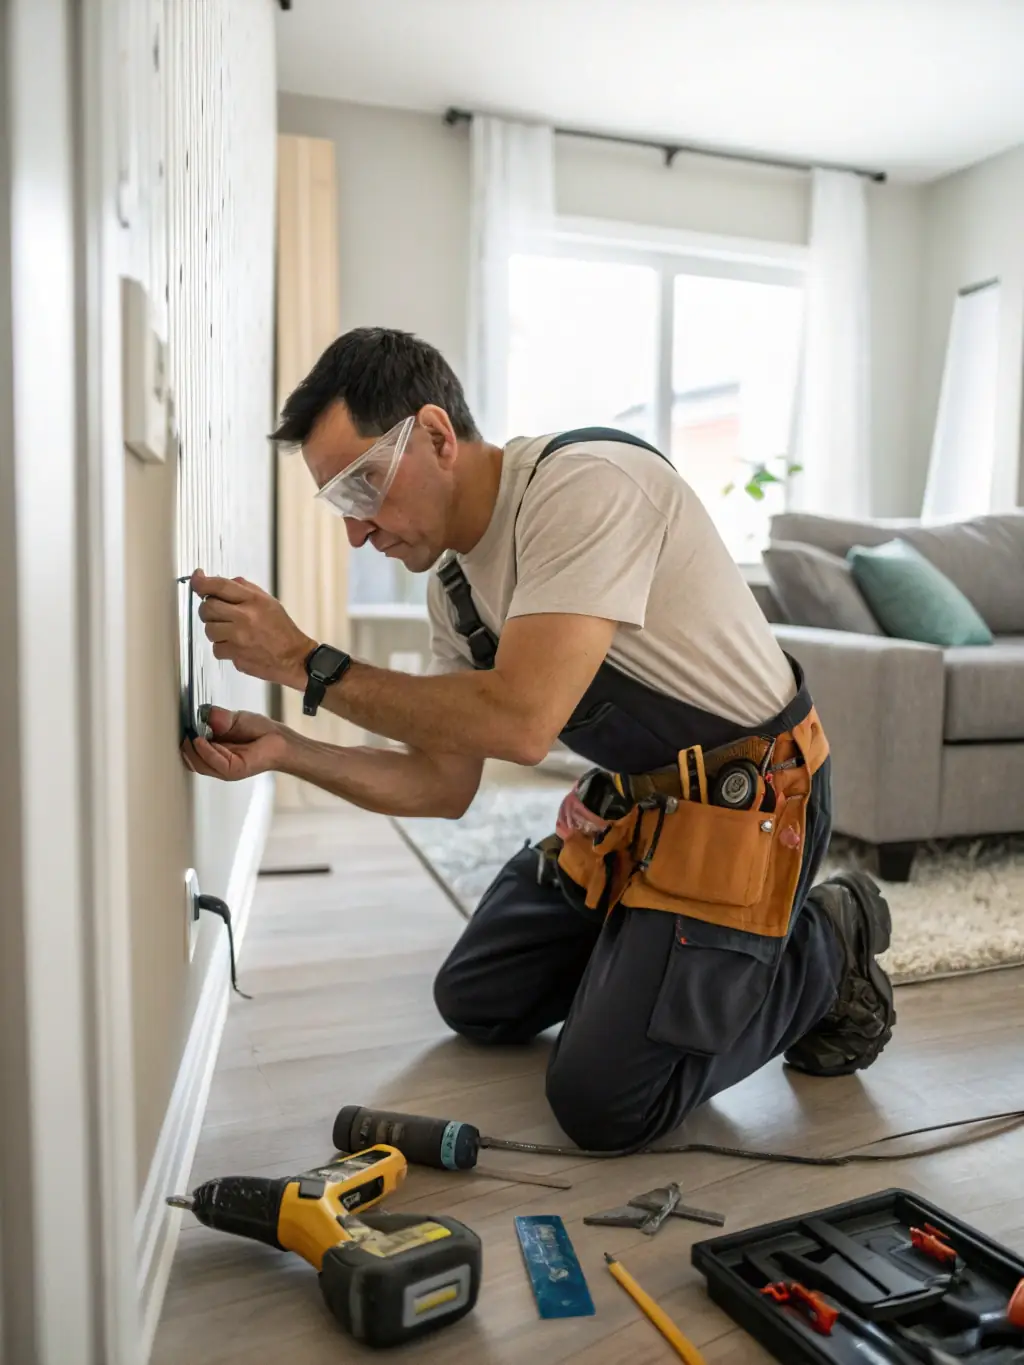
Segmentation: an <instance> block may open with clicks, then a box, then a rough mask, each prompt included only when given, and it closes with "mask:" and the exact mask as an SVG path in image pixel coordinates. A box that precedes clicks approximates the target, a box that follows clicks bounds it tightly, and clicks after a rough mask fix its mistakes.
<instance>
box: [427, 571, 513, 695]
mask: <svg viewBox="0 0 1024 1365" xmlns="http://www.w3.org/2000/svg"><path fill="white" fill-rule="evenodd" d="M437 576H438V578H439V579H440V580H441V586H442V588H444V590H445V593H446V594H447V597H448V601H449V602H450V603H451V604H452V606H453V607H454V608H455V622H454V624H455V629H456V631H457V632H458V633H459V634H460V635H461V636H462V638H463V639H464V640H465V641H466V643H467V644H468V645H469V649H470V653H471V654H472V656H473V667H474V668H493V667H494V657H495V655H496V654H497V652H498V641H497V638H496V636H495V635H493V634H492V632H491V631H489V630H488V629H487V627H486V626H485V625H484V623H483V621H482V620H481V619H480V613H479V612H478V611H477V609H476V604H475V603H474V601H473V594H472V593H471V592H470V589H469V583H468V582H467V580H466V575H465V574H464V573H463V572H462V565H461V564H460V563H459V561H458V560H457V559H456V558H455V556H454V555H452V556H451V557H450V558H448V559H446V560H445V562H444V563H443V564H442V565H441V567H440V568H439V569H438V571H437Z"/></svg>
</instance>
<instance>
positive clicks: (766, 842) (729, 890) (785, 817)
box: [545, 707, 829, 938]
mask: <svg viewBox="0 0 1024 1365" xmlns="http://www.w3.org/2000/svg"><path fill="white" fill-rule="evenodd" d="M828 752H829V746H828V740H827V738H826V737H825V732H824V730H823V729H822V725H821V721H820V719H819V718H818V714H817V711H816V710H815V709H814V708H813V707H812V708H811V710H810V711H809V713H808V715H807V716H806V717H805V719H804V720H802V721H801V722H800V723H799V724H798V725H796V726H794V727H793V729H792V730H789V731H787V732H786V733H785V734H782V735H779V736H777V737H775V738H769V737H764V736H760V735H753V736H750V737H749V738H744V739H741V740H737V741H736V742H735V743H734V744H730V745H726V746H724V747H723V748H721V749H715V750H712V751H709V752H708V753H706V754H705V753H703V752H702V751H701V750H700V748H699V746H694V747H693V748H690V749H683V750H681V751H680V753H679V756H678V763H677V764H676V765H675V766H674V767H671V768H661V769H658V770H656V771H655V772H651V773H643V774H640V775H638V776H636V775H630V776H625V775H613V776H614V779H615V782H616V786H617V788H618V790H619V791H620V792H622V793H623V795H624V796H625V797H626V798H627V799H628V800H629V801H631V802H632V803H633V804H632V806H631V808H630V809H629V810H628V812H627V813H626V814H625V815H623V816H622V817H621V818H620V819H616V820H614V821H613V822H612V823H611V824H610V825H609V827H608V829H607V830H606V831H605V832H604V833H603V834H601V835H598V836H597V837H596V838H593V837H591V836H590V835H586V834H578V833H577V834H573V835H571V836H570V838H568V839H567V840H566V841H565V843H564V844H561V846H560V848H559V849H558V852H557V861H558V866H559V867H560V869H561V870H562V872H563V873H564V874H565V875H566V876H567V877H568V878H569V879H570V880H571V881H572V882H574V883H575V884H576V885H577V886H578V887H579V888H580V889H581V891H583V892H585V896H586V905H587V907H588V908H589V909H591V910H601V909H603V910H604V911H605V913H606V914H610V913H611V911H612V910H613V909H614V908H615V907H616V906H617V905H623V906H633V907H637V908H643V909H647V910H666V911H668V912H669V913H670V914H676V915H689V916H691V917H692V918H694V919H699V920H704V921H706V922H707V923H710V924H720V925H723V926H725V927H727V928H730V929H740V930H743V931H745V932H747V933H752V934H762V935H765V936H768V937H773V938H776V937H783V936H784V935H785V934H786V933H787V931H788V928H789V921H790V916H791V914H792V910H793V900H794V897H795V894H796V888H797V884H798V882H799V878H800V869H801V865H802V862H803V855H804V836H805V831H806V818H807V802H808V800H809V798H810V794H811V779H812V777H813V776H814V774H815V773H816V772H817V771H818V769H819V768H820V767H821V765H822V764H823V763H824V761H825V759H826V758H827V757H828ZM739 758H742V759H747V760H748V761H749V762H751V763H753V764H754V765H755V767H756V768H757V769H758V776H757V782H758V784H759V785H758V788H757V792H756V796H755V799H754V801H753V804H752V805H751V806H750V807H749V809H744V810H738V809H733V808H731V807H728V806H724V805H719V804H715V803H713V802H712V801H710V800H709V797H708V792H709V783H713V781H714V779H715V777H716V775H717V774H718V773H719V772H720V771H721V769H722V768H723V767H724V765H725V764H726V763H731V762H734V761H735V760H736V759H739ZM545 842H546V843H548V841H545ZM549 847H550V845H549ZM554 851H555V849H554V848H550V852H551V853H552V854H553V853H554Z"/></svg>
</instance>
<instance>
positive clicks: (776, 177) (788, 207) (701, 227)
mask: <svg viewBox="0 0 1024 1365" xmlns="http://www.w3.org/2000/svg"><path fill="white" fill-rule="evenodd" d="M278 116H279V127H280V130H281V132H283V133H295V134H300V135H306V136H312V137H326V138H330V139H331V140H332V141H333V142H334V143H335V146H336V148H337V158H338V187H339V204H340V207H339V243H340V245H339V250H340V255H341V261H340V266H341V318H342V328H343V329H347V328H349V327H353V326H358V325H368V324H380V325H384V326H396V327H404V328H408V329H410V330H412V331H416V332H418V333H420V335H422V336H424V337H425V338H426V339H427V340H428V341H431V342H433V343H434V344H435V345H436V346H438V347H440V349H441V350H442V351H443V352H444V353H445V354H446V355H447V356H448V358H449V360H451V362H452V364H453V365H454V366H455V368H456V370H457V371H459V372H460V373H463V372H464V368H465V350H466V312H467V259H468V248H469V135H468V130H467V129H466V127H465V126H458V127H455V128H449V127H447V126H446V125H445V124H444V122H443V121H442V119H440V118H439V117H436V116H434V115H428V114H416V113H409V112H405V111H399V110H393V109H381V108H375V107H373V108H371V107H369V106H365V105H358V104H350V103H345V102H343V101H340V100H323V99H314V98H310V97H306V96H301V95H290V94H280V95H279V96H278ZM555 146H556V158H557V162H556V175H557V186H558V208H559V210H560V211H561V212H563V213H566V214H572V215H581V216H588V217H596V218H608V219H613V220H619V221H628V222H634V223H642V224H651V225H656V226H660V227H675V228H687V229H691V230H694V231H702V232H710V233H719V234H722V235H725V236H741V237H742V236H747V237H756V238H762V239H765V240H773V241H780V242H788V243H801V242H805V241H806V240H807V231H808V209H809V192H808V191H809V182H808V180H807V177H806V176H803V175H799V174H794V173H789V172H783V171H776V170H767V169H764V168H760V167H752V166H739V165H732V164H730V163H723V162H716V161H713V160H709V159H707V158H703V157H680V158H679V159H678V160H677V161H676V163H675V166H674V168H673V169H672V170H671V171H667V170H666V169H665V167H664V166H663V165H662V163H661V161H660V159H659V157H658V156H657V154H655V153H652V152H648V151H641V150H638V149H635V148H627V147H620V146H616V145H614V144H607V143H598V142H587V141H583V140H578V139H570V138H560V139H557V140H556V144H555ZM869 204H870V249H871V260H872V268H873V272H874V282H875V288H874V300H873V311H872V340H873V346H874V358H873V367H872V387H873V391H874V406H873V427H872V437H873V440H872V463H873V470H872V474H873V486H874V504H875V505H874V510H875V512H876V513H877V514H879V515H891V516H896V515H900V514H913V513H914V512H916V511H917V510H918V506H919V498H920V467H921V454H920V450H919V442H920V427H919V424H918V423H917V422H916V420H915V404H916V387H917V365H916V358H915V357H916V348H917V327H918V321H919V315H920V250H919V235H920V218H921V191H920V190H919V189H918V188H916V187H904V186H894V185H872V186H871V187H870V188H869Z"/></svg>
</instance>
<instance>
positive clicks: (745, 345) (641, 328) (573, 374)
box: [508, 234, 803, 563]
mask: <svg viewBox="0 0 1024 1365" xmlns="http://www.w3.org/2000/svg"><path fill="white" fill-rule="evenodd" d="M509 294H510V317H511V326H510V333H511V334H510V338H509V371H508V414H509V431H510V434H512V433H522V434H524V435H526V434H535V433H541V432H548V431H555V430H558V429H561V428H566V427H572V426H591V425H598V424H599V425H606V426H613V427H619V428H622V429H625V430H627V431H631V432H633V433H634V434H635V435H637V436H641V437H643V438H644V439H645V440H648V441H651V442H652V443H653V444H655V445H656V446H658V448H659V449H661V450H663V451H664V452H665V453H666V454H667V455H669V456H670V457H671V459H672V461H673V462H674V463H675V465H676V466H677V468H678V469H679V471H680V473H681V474H682V475H683V477H684V478H685V479H686V480H687V482H688V483H689V484H690V485H691V486H692V487H693V488H694V489H695V491H696V492H697V494H698V495H699V496H700V498H701V499H702V501H703V502H704V504H705V506H706V507H707V508H708V510H709V512H710V513H711V515H712V517H713V518H714V520H715V522H716V524H717V525H718V528H719V530H720V531H721V533H722V535H723V536H724V538H725V540H726V542H727V544H728V545H729V547H730V549H731V551H732V553H733V555H734V557H735V558H736V559H737V560H738V561H739V562H741V563H754V562H756V561H757V560H758V559H759V558H760V552H761V549H762V546H763V545H764V543H765V541H766V539H767V529H768V521H769V518H770V516H771V515H772V513H773V512H775V511H778V510H780V509H781V508H782V506H783V505H784V499H785V486H786V474H787V470H788V469H789V468H790V465H791V461H790V459H789V448H790V437H791V427H792V419H793V409H794V401H795V394H796V383H797V373H798V368H799V352H800V336H801V317H802V305H803V288H802V270H801V268H800V266H799V264H797V263H795V262H794V261H793V260H792V259H785V260H783V259H780V260H779V262H777V263H772V262H771V261H764V260H761V261H757V262H752V261H742V260H737V259H735V256H734V255H733V256H730V255H727V254H725V253H724V252H723V254H722V255H720V256H718V257H716V256H715V254H714V251H713V249H709V250H708V251H707V252H706V253H703V254H701V255H699V256H697V255H691V256H687V255H685V254H682V253H679V252H669V251H666V250H664V249H663V248H661V249H659V248H657V247H650V248H648V249H643V248H638V247H631V248H626V247H622V246H616V245H615V244H614V243H609V242H601V241H594V242H592V243H588V242H587V241H586V239H585V238H581V237H580V236H579V235H573V236H569V235H568V234H567V236H566V238H565V239H559V238H557V237H556V238H555V239H554V240H553V241H552V243H551V245H550V247H549V248H548V249H545V250H544V251H543V252H537V253H531V254H521V255H517V256H514V257H513V258H512V261H511V264H510V270H509Z"/></svg>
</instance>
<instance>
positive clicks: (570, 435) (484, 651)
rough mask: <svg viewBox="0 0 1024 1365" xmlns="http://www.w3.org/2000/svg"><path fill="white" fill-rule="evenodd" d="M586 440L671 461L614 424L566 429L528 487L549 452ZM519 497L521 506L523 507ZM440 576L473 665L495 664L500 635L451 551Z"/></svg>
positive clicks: (553, 442) (533, 471)
mask: <svg viewBox="0 0 1024 1365" xmlns="http://www.w3.org/2000/svg"><path fill="white" fill-rule="evenodd" d="M583 441H617V442H618V443H619V444H620V445H628V446H639V447H640V448H641V449H642V450H649V451H650V452H651V454H652V455H657V456H658V457H659V458H660V459H662V460H665V461H666V463H668V464H671V461H670V460H668V459H667V458H666V456H665V455H663V454H662V453H661V451H660V450H657V449H656V448H655V447H654V446H652V445H649V444H648V443H647V442H646V441H644V440H641V438H640V437H639V436H634V435H633V433H632V432H630V431H618V430H617V429H616V428H615V427H577V428H575V429H574V430H573V431H563V432H561V433H560V434H559V435H558V436H553V437H552V438H551V440H550V441H549V442H548V443H547V445H546V446H545V447H544V449H543V450H542V451H541V452H540V454H539V455H538V456H537V459H536V460H535V462H534V466H533V468H532V469H531V470H530V477H529V478H528V479H527V481H526V488H529V486H530V484H531V483H532V482H533V476H534V475H535V474H536V472H537V468H538V466H539V465H540V462H541V460H543V459H546V458H547V456H548V455H553V454H554V453H555V451H556V450H562V449H563V448H564V447H565V446H574V445H579V444H580V443H581V442H583ZM525 496H526V489H524V490H523V497H524V498H525ZM522 505H523V504H522V499H520V502H519V507H522ZM518 520H519V509H518V508H517V509H516V521H515V523H513V535H515V524H516V523H518ZM437 576H438V578H439V579H440V580H441V586H442V587H443V588H444V590H445V594H446V595H447V598H448V601H449V602H450V603H451V605H452V607H453V608H454V610H455V622H454V625H455V629H456V631H457V633H458V634H459V635H461V636H462V638H463V639H464V640H465V641H466V643H467V644H468V645H469V649H470V653H471V654H472V656H473V667H474V668H493V667H494V658H495V655H496V654H497V652H498V639H497V636H496V635H495V634H494V632H493V631H491V630H488V628H487V627H486V626H485V625H484V623H483V621H482V620H481V619H480V613H479V612H478V611H477V609H476V604H475V603H474V601H473V594H472V592H471V591H470V587H469V582H468V581H467V579H466V575H465V574H464V573H463V571H462V565H461V564H460V563H459V561H458V560H457V559H456V558H455V556H454V555H450V556H449V557H448V558H447V559H446V560H445V561H444V563H443V564H442V565H441V567H440V568H439V569H438V571H437Z"/></svg>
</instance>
